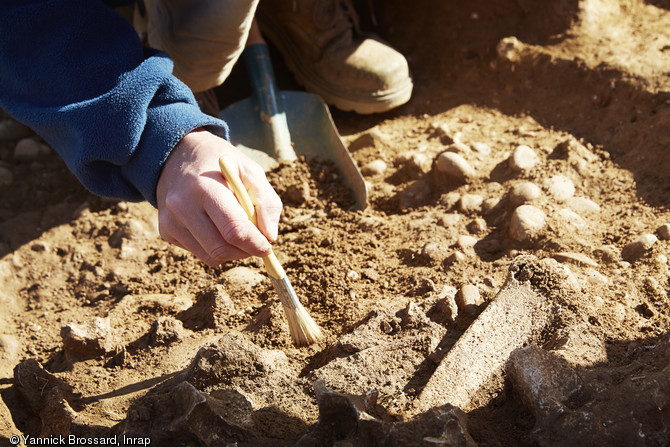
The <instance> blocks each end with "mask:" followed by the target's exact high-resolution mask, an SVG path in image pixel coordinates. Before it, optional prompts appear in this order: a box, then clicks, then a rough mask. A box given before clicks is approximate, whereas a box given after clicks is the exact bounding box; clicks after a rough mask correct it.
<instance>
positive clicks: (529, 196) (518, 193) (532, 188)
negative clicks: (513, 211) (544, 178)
mask: <svg viewBox="0 0 670 447" xmlns="http://www.w3.org/2000/svg"><path fill="white" fill-rule="evenodd" d="M541 195H542V190H540V188H539V186H537V185H535V184H534V183H531V182H523V183H517V184H516V185H514V186H513V187H512V188H511V189H510V191H509V201H510V203H511V204H512V206H514V207H517V206H519V205H523V204H524V203H528V202H532V201H533V200H535V199H537V198H539V197H540V196H541Z"/></svg>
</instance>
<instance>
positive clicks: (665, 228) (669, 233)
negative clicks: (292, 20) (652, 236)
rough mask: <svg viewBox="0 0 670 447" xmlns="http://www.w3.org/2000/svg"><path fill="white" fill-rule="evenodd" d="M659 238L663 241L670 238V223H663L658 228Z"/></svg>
mask: <svg viewBox="0 0 670 447" xmlns="http://www.w3.org/2000/svg"><path fill="white" fill-rule="evenodd" d="M656 234H658V238H659V239H660V240H662V241H667V240H670V224H663V225H661V226H660V227H658V228H657V229H656Z"/></svg>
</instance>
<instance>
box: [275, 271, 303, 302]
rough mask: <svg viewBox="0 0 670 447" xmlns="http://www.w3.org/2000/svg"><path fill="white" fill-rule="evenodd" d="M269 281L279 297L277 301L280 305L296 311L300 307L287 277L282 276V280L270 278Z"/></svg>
mask: <svg viewBox="0 0 670 447" xmlns="http://www.w3.org/2000/svg"><path fill="white" fill-rule="evenodd" d="M270 281H271V282H272V285H273V286H274V288H275V290H276V291H277V295H279V300H280V301H281V302H282V304H283V305H284V306H286V307H288V308H290V309H297V308H298V307H300V301H298V297H297V296H296V294H295V291H294V290H293V286H292V285H291V282H290V281H289V280H288V277H287V276H284V277H283V278H282V279H277V278H273V277H272V276H270Z"/></svg>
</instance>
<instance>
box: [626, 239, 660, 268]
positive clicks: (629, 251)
mask: <svg viewBox="0 0 670 447" xmlns="http://www.w3.org/2000/svg"><path fill="white" fill-rule="evenodd" d="M657 241H658V238H657V237H656V236H655V235H653V234H651V233H647V234H643V235H641V236H639V237H638V238H637V239H635V240H634V241H633V242H631V243H629V244H627V245H626V246H625V247H624V248H623V250H622V251H621V257H622V258H623V259H624V260H625V261H628V262H635V261H637V260H638V259H640V258H642V257H643V256H644V255H646V254H647V252H649V250H651V248H652V247H653V246H654V244H655V243H656V242H657Z"/></svg>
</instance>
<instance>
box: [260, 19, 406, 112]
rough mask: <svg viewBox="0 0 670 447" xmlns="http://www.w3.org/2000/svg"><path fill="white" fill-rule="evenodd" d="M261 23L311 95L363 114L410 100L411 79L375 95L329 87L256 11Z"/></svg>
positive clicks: (387, 108) (381, 110) (263, 29)
mask: <svg viewBox="0 0 670 447" xmlns="http://www.w3.org/2000/svg"><path fill="white" fill-rule="evenodd" d="M256 16H257V18H258V24H259V26H260V28H261V32H262V33H263V34H265V36H266V37H267V38H268V39H269V40H270V41H271V42H272V43H273V44H275V46H276V47H277V48H278V49H279V51H280V52H281V53H282V55H283V56H284V60H285V61H286V65H287V67H288V69H289V70H291V72H292V73H293V75H294V76H295V78H296V81H298V83H299V84H300V85H302V86H303V87H305V89H306V90H307V91H309V92H312V93H315V94H317V95H319V96H320V97H321V98H323V100H324V101H326V103H328V104H331V105H333V106H335V107H337V108H338V109H340V110H343V111H345V112H351V111H353V112H356V113H359V114H361V115H368V114H372V113H383V112H387V111H389V110H391V109H393V108H395V107H398V106H401V105H403V104H405V103H406V102H408V101H409V99H410V98H411V96H412V89H413V87H414V85H413V83H412V79H411V78H407V81H406V82H404V83H403V84H402V85H400V86H398V87H396V88H394V89H391V90H386V91H381V92H375V93H374V95H372V96H370V94H366V95H360V94H359V95H357V94H355V93H352V92H343V91H341V90H337V89H336V88H333V86H332V85H331V84H327V83H325V82H324V81H323V79H322V78H320V77H319V76H317V75H316V73H314V71H313V70H311V69H310V68H309V66H307V64H304V63H302V62H301V58H300V55H299V53H298V51H297V49H296V47H295V45H293V44H292V43H291V42H290V40H289V39H288V38H287V37H286V36H285V34H284V33H283V32H281V30H279V29H278V28H277V27H276V26H273V25H272V23H270V21H269V20H267V18H266V17H265V16H264V14H263V13H261V12H260V11H257V14H256Z"/></svg>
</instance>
